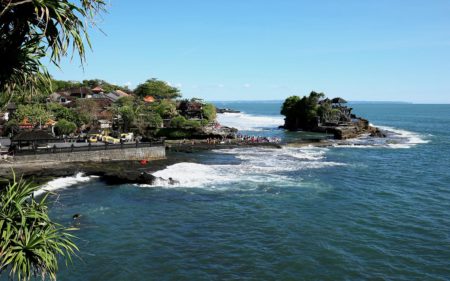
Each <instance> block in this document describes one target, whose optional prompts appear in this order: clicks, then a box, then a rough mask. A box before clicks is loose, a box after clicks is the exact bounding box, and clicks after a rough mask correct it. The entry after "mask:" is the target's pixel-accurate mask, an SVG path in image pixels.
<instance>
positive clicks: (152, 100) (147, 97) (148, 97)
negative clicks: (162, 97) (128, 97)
mask: <svg viewBox="0 0 450 281" xmlns="http://www.w3.org/2000/svg"><path fill="white" fill-rule="evenodd" d="M144 101H145V102H154V101H155V98H154V97H152V96H146V97H144Z"/></svg>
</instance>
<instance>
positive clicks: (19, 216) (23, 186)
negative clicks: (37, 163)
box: [0, 177, 78, 280]
mask: <svg viewBox="0 0 450 281" xmlns="http://www.w3.org/2000/svg"><path fill="white" fill-rule="evenodd" d="M0 188H1V189H0V235H1V236H0V274H1V273H2V272H4V271H7V272H9V276H10V278H11V279H14V278H16V279H18V280H30V279H31V277H32V276H41V277H42V279H43V280H44V279H45V278H47V277H49V278H50V279H52V280H55V279H56V272H57V270H58V256H60V255H62V256H63V257H66V258H67V261H70V260H71V256H72V255H74V254H75V251H76V250H78V248H77V246H76V245H75V244H74V243H73V242H72V239H73V236H72V234H70V231H71V230H73V229H71V228H65V227H63V226H61V225H59V224H57V223H54V222H53V221H52V220H51V219H50V218H49V216H48V207H47V205H46V199H47V195H48V194H47V195H44V196H43V197H42V198H41V199H40V200H36V199H35V198H34V196H33V193H34V192H36V191H37V189H38V188H37V187H36V186H34V185H32V184H31V183H27V182H26V181H24V180H22V179H18V180H16V178H15V177H14V179H12V180H11V182H10V183H9V184H7V185H6V186H2V187H0Z"/></svg>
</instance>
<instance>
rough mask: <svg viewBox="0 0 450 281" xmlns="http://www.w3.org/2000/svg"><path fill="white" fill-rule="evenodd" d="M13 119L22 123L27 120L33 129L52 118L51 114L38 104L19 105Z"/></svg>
mask: <svg viewBox="0 0 450 281" xmlns="http://www.w3.org/2000/svg"><path fill="white" fill-rule="evenodd" d="M15 118H16V119H17V120H18V121H19V122H22V121H23V120H24V119H27V120H28V122H29V123H30V124H32V125H33V127H36V126H38V125H39V126H42V125H44V124H45V123H47V121H49V120H50V119H51V118H52V115H51V113H50V112H49V111H48V110H47V109H46V108H45V107H44V106H42V105H40V104H19V106H18V107H17V111H16V113H15Z"/></svg>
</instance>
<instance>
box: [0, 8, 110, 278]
mask: <svg viewBox="0 0 450 281" xmlns="http://www.w3.org/2000/svg"><path fill="white" fill-rule="evenodd" d="M104 5H105V2H104V0H79V1H71V0H2V1H0V58H1V64H0V101H2V102H3V103H6V102H8V101H9V100H10V98H12V97H13V96H14V95H18V94H20V95H28V94H30V95H33V94H35V93H36V92H50V90H51V84H50V75H48V72H47V69H46V67H45V65H44V64H43V63H42V62H41V60H42V59H43V58H44V57H45V56H46V54H47V53H49V54H50V56H49V58H50V61H51V63H53V64H55V65H58V63H59V62H60V60H61V58H62V57H64V56H66V55H67V54H68V51H69V50H72V51H73V52H74V53H77V54H78V55H79V57H80V60H81V64H83V63H84V59H85V50H86V48H85V47H86V46H85V43H86V44H87V45H88V46H89V47H90V42H89V37H88V28H89V26H92V25H93V21H92V20H93V18H94V16H95V15H96V14H97V13H98V12H100V11H102V10H103V9H104ZM42 119H43V118H42ZM35 190H36V188H35V187H32V186H31V185H29V184H26V183H23V182H21V181H19V182H18V183H17V182H16V181H15V180H14V181H13V183H10V184H9V185H8V186H6V187H0V273H1V272H4V271H9V273H10V276H12V277H13V278H14V277H15V276H17V277H18V279H19V280H29V279H30V278H31V276H32V275H34V276H38V275H39V276H41V277H42V279H45V278H46V276H49V277H50V278H51V279H53V280H55V279H56V271H57V269H58V256H63V257H64V258H66V259H69V260H70V256H71V255H72V254H74V251H75V250H78V249H77V247H76V246H75V244H73V242H72V241H71V238H73V237H72V236H71V235H70V234H68V233H67V232H66V231H67V230H68V229H65V228H63V227H62V226H60V225H58V224H56V223H54V222H53V221H52V220H50V218H49V217H48V213H47V212H48V209H47V207H46V205H45V199H46V198H47V197H46V196H45V197H44V199H42V200H41V201H39V202H38V201H36V200H35V199H34V197H33V192H34V191H35Z"/></svg>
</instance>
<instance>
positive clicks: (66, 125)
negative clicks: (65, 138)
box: [55, 119, 77, 136]
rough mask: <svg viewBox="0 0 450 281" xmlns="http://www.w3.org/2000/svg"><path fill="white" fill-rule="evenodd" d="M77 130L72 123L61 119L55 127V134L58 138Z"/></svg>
mask: <svg viewBox="0 0 450 281" xmlns="http://www.w3.org/2000/svg"><path fill="white" fill-rule="evenodd" d="M76 130H77V125H76V124H75V123H73V122H70V121H67V120H66V119H61V120H59V121H58V123H56V125H55V133H56V134H57V135H59V136H61V135H70V134H71V133H74V132H75V131H76Z"/></svg>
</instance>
